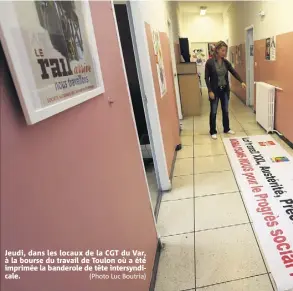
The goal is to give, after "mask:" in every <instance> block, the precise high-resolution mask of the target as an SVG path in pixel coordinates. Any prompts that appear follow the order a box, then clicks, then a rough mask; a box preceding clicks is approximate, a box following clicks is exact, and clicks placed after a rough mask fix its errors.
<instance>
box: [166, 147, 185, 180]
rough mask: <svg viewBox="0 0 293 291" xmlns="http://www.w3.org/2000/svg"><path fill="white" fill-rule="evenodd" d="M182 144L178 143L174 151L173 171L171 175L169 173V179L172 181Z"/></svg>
mask: <svg viewBox="0 0 293 291" xmlns="http://www.w3.org/2000/svg"><path fill="white" fill-rule="evenodd" d="M181 148H182V146H181V144H178V145H177V146H176V147H175V151H174V156H173V161H172V167H171V171H170V175H169V179H170V181H171V182H172V179H173V173H174V168H175V162H176V159H177V152H178V151H179V150H181Z"/></svg>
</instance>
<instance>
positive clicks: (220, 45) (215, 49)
mask: <svg viewBox="0 0 293 291" xmlns="http://www.w3.org/2000/svg"><path fill="white" fill-rule="evenodd" d="M222 47H225V48H228V45H227V44H226V43H225V42H224V41H222V40H221V41H219V42H218V43H217V44H216V45H215V48H214V57H216V56H217V51H218V50H219V49H221V48H222Z"/></svg>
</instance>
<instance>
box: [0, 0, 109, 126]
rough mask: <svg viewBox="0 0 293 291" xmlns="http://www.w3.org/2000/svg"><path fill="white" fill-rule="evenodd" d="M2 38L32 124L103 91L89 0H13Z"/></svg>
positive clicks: (4, 13)
mask: <svg viewBox="0 0 293 291" xmlns="http://www.w3.org/2000/svg"><path fill="white" fill-rule="evenodd" d="M0 24H1V30H0V32H1V34H0V36H1V42H2V45H3V48H4V51H5V54H6V57H7V60H8V63H9V67H10V70H11V72H12V76H13V80H14V83H15V85H16V88H17V92H18V95H19V98H20V102H21V105H22V108H23V111H24V114H25V118H26V121H27V123H28V124H34V123H36V122H39V121H41V120H43V119H46V118H48V117H50V116H52V115H55V114H57V113H59V112H62V111H64V110H66V109H68V108H70V107H73V106H75V105H78V104H80V103H82V102H84V101H87V100H89V99H91V98H94V97H96V96H97V95H100V94H101V93H103V92H104V86H103V80H102V76H101V69H100V63H99V58H98V52H97V47H96V41H95V35H94V28H93V24H92V19H91V12H90V7H89V3H88V1H15V2H14V1H11V2H3V4H2V7H1V11H0Z"/></svg>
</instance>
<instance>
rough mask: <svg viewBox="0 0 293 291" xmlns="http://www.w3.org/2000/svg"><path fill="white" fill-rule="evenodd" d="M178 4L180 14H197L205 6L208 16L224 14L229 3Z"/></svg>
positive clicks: (185, 2) (192, 2) (198, 2)
mask: <svg viewBox="0 0 293 291" xmlns="http://www.w3.org/2000/svg"><path fill="white" fill-rule="evenodd" d="M178 4H179V9H180V12H182V13H199V12H200V7H201V6H206V7H207V15H208V14H216V13H217V14H218V13H223V12H225V11H226V10H227V9H228V7H229V5H230V4H231V1H180V2H178Z"/></svg>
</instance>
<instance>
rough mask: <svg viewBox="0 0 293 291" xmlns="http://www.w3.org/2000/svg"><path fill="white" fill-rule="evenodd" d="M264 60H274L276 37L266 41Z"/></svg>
mask: <svg viewBox="0 0 293 291" xmlns="http://www.w3.org/2000/svg"><path fill="white" fill-rule="evenodd" d="M266 60H268V61H275V60H276V36H273V37H270V38H267V39H266Z"/></svg>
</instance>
